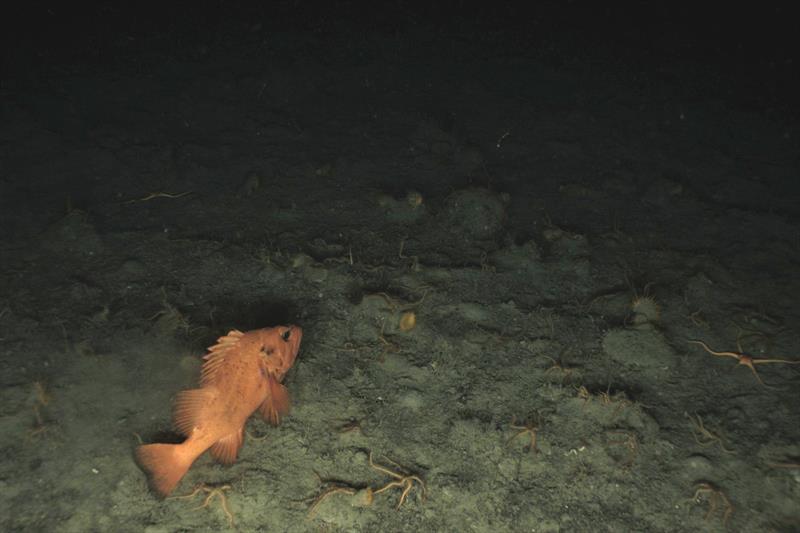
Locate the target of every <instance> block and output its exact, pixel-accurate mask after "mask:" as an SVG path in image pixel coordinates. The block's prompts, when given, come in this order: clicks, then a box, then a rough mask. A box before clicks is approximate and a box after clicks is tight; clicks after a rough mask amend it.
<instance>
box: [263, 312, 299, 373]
mask: <svg viewBox="0 0 800 533" xmlns="http://www.w3.org/2000/svg"><path fill="white" fill-rule="evenodd" d="M259 337H260V339H259V340H260V342H261V356H262V357H263V362H262V367H261V368H262V372H264V374H265V376H274V377H275V378H276V379H277V380H278V381H281V380H283V377H284V376H285V375H286V372H288V371H289V369H290V368H292V365H294V361H295V359H296V358H297V352H298V351H299V350H300V341H301V340H302V339H303V328H301V327H300V326H295V325H293V324H290V325H287V326H275V327H274V328H265V329H262V330H260V331H259Z"/></svg>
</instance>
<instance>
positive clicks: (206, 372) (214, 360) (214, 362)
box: [200, 329, 244, 386]
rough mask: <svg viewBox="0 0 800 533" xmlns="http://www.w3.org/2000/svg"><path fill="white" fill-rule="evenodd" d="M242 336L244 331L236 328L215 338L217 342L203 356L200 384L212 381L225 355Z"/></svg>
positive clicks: (207, 383) (203, 384) (208, 383)
mask: <svg viewBox="0 0 800 533" xmlns="http://www.w3.org/2000/svg"><path fill="white" fill-rule="evenodd" d="M243 336H244V333H242V332H241V331H239V330H238V329H234V330H231V331H229V332H228V334H227V335H225V336H224V337H220V338H219V339H217V344H215V345H214V346H212V347H211V348H209V349H208V354H207V355H206V356H205V357H203V359H205V361H206V362H205V363H204V364H203V370H202V372H201V374H200V386H205V385H210V384H213V383H214V380H215V379H216V375H217V372H218V371H219V369H220V367H221V366H222V364H223V363H224V362H225V356H226V355H227V354H228V352H229V351H230V350H231V348H234V347H235V346H236V345H237V344H238V343H239V339H241V338H242V337H243Z"/></svg>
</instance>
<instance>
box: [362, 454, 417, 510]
mask: <svg viewBox="0 0 800 533" xmlns="http://www.w3.org/2000/svg"><path fill="white" fill-rule="evenodd" d="M389 462H390V463H392V464H393V465H394V466H395V467H396V468H398V469H399V470H400V472H395V471H394V470H390V469H389V468H388V467H385V466H382V465H378V464H375V462H374V461H373V460H372V452H369V466H371V467H372V468H373V469H374V470H377V471H378V472H381V473H383V474H386V475H387V476H390V477H393V478H394V481H390V482H389V483H387V484H386V485H384V486H383V487H381V488H379V489H377V490H374V491H372V494H380V493H381V492H384V491H387V490H389V489H391V488H393V487H403V493H402V494H401V495H400V501H399V502H398V503H397V507H396V508H397V509H400V507H401V506H402V505H403V502H405V501H406V497H407V496H408V494H409V493H410V492H411V489H412V488H414V482H415V481H416V482H417V483H419V486H420V487H421V488H422V500H423V501H425V490H426V488H425V482H424V481H422V478H420V477H419V476H415V475H410V474H403V473H401V471H402V470H403V467H401V466H400V465H399V464H397V463H395V462H394V461H389Z"/></svg>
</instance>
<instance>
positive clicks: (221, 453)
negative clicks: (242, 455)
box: [211, 427, 244, 465]
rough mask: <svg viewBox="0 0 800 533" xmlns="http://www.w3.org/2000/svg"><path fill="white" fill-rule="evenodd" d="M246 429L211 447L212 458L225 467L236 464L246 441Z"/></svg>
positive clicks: (223, 438) (222, 439)
mask: <svg viewBox="0 0 800 533" xmlns="http://www.w3.org/2000/svg"><path fill="white" fill-rule="evenodd" d="M243 430H244V428H243V427H242V428H239V430H238V431H235V432H233V433H231V434H230V435H227V436H225V437H222V438H221V439H219V440H218V441H217V442H215V443H214V444H213V445H212V446H211V456H212V457H213V458H214V459H216V460H217V461H219V462H220V463H222V464H224V465H231V464H233V463H235V462H236V456H237V455H238V454H239V448H241V447H242V442H243V441H244V431H243Z"/></svg>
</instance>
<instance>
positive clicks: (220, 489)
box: [171, 484, 233, 527]
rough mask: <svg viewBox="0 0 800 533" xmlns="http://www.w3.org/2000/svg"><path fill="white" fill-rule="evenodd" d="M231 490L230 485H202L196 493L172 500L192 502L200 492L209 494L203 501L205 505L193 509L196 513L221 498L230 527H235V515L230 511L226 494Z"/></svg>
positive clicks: (174, 497) (195, 490)
mask: <svg viewBox="0 0 800 533" xmlns="http://www.w3.org/2000/svg"><path fill="white" fill-rule="evenodd" d="M230 489H231V486H230V485H219V486H216V487H210V486H208V485H205V484H202V485H200V486H198V487H197V488H196V489H194V491H192V492H191V494H186V495H184V496H173V497H172V498H171V499H175V500H191V499H192V498H194V497H195V496H197V494H198V493H199V492H205V493H206V494H208V496H206V499H205V500H203V504H202V505H198V506H197V507H194V508H193V509H192V510H193V511H196V510H198V509H203V508H205V507H208V506H209V504H210V503H211V500H213V499H214V496H219V499H220V501H221V502H222V510H223V512H224V513H225V516H226V517H227V518H228V526H229V527H233V514H232V513H231V510H230V509H228V498H226V497H225V494H224V491H226V490H230Z"/></svg>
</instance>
